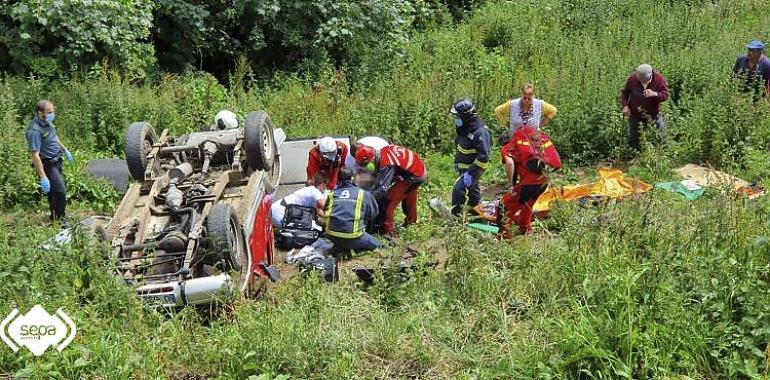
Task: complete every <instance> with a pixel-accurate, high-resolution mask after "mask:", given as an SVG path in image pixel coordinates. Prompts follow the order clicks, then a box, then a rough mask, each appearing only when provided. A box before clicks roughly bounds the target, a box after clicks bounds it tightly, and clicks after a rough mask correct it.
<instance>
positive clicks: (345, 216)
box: [325, 167, 381, 257]
mask: <svg viewBox="0 0 770 380" xmlns="http://www.w3.org/2000/svg"><path fill="white" fill-rule="evenodd" d="M337 182H338V183H337V188H335V189H334V191H333V192H332V193H331V194H329V197H328V198H327V200H326V205H325V213H326V215H327V216H328V218H329V222H328V224H327V225H326V237H328V238H329V240H331V242H332V243H334V248H332V250H331V252H332V254H333V255H335V256H338V257H339V256H340V255H342V256H350V251H351V250H352V251H355V252H356V253H358V252H363V251H373V250H375V249H377V248H379V247H380V246H381V243H380V242H379V241H378V240H377V239H376V238H375V237H374V236H372V235H369V234H368V233H367V232H366V231H365V230H366V227H367V225H368V224H370V223H371V222H372V221H373V220H374V218H375V217H377V213H378V212H379V209H378V207H377V202H375V200H374V197H373V196H372V194H371V193H369V192H367V191H366V190H363V189H360V188H358V187H357V186H356V185H355V184H354V183H353V170H352V169H350V168H348V167H343V168H341V169H340V171H339V178H338V181H337Z"/></svg>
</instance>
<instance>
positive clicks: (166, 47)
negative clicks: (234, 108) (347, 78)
mask: <svg viewBox="0 0 770 380" xmlns="http://www.w3.org/2000/svg"><path fill="white" fill-rule="evenodd" d="M415 3H416V2H414V1H410V0H363V1H355V0H343V1H338V0H315V1H305V0H268V1H258V0H229V1H228V0H219V1H211V0H161V1H160V2H159V7H158V9H157V11H156V13H155V25H156V28H155V31H154V33H153V37H154V40H155V44H156V48H157V51H158V59H159V62H160V63H161V65H162V66H163V67H164V68H167V69H170V70H182V69H184V68H185V67H187V66H189V65H192V66H194V67H195V68H198V69H204V70H207V71H210V72H213V73H215V74H220V75H221V74H223V72H226V71H227V70H230V69H232V68H233V65H234V64H235V62H236V61H237V59H238V57H240V56H245V57H247V58H248V59H249V62H250V63H251V65H252V67H253V68H255V69H256V70H257V71H271V70H273V69H297V68H300V69H302V68H312V67H319V66H320V65H323V64H325V63H333V64H337V65H340V64H343V63H346V62H350V61H355V60H356V57H357V56H358V55H361V54H367V53H369V52H371V51H374V50H382V49H384V50H392V48H393V47H394V46H395V45H396V44H397V43H401V42H403V41H404V40H405V39H406V38H407V36H408V34H409V32H410V30H411V27H412V21H413V20H414V15H415V6H414V4H415ZM419 3H420V4H422V3H423V2H419Z"/></svg>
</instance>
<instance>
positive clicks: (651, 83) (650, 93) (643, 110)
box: [620, 63, 668, 150]
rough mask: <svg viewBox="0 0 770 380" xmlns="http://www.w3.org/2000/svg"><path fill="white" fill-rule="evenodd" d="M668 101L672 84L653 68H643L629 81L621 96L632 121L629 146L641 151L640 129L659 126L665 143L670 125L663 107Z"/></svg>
mask: <svg viewBox="0 0 770 380" xmlns="http://www.w3.org/2000/svg"><path fill="white" fill-rule="evenodd" d="M666 99H668V83H666V78H664V77H663V75H662V74H661V73H660V72H658V71H653V70H652V66H650V65H649V64H646V63H644V64H641V65H639V67H638V68H637V69H636V71H634V72H633V73H631V75H630V76H629V77H628V79H627V80H626V86H625V87H624V88H623V90H622V91H621V92H620V101H621V102H622V103H623V115H624V116H625V117H627V118H628V145H629V146H631V148H634V149H636V150H639V148H640V145H639V125H641V124H643V123H644V124H647V123H655V126H656V127H657V129H658V137H659V138H660V140H661V141H665V137H666V125H665V122H664V121H663V115H661V114H660V103H663V102H665V101H666Z"/></svg>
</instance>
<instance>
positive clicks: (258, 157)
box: [243, 111, 276, 170]
mask: <svg viewBox="0 0 770 380" xmlns="http://www.w3.org/2000/svg"><path fill="white" fill-rule="evenodd" d="M273 128H274V127H273V122H272V120H270V115H268V114H267V112H265V111H256V112H249V113H248V114H246V126H245V127H244V128H243V145H244V148H245V150H246V161H247V162H248V164H249V168H250V169H251V170H270V169H272V168H273V160H274V159H275V154H276V147H275V139H274V137H273Z"/></svg>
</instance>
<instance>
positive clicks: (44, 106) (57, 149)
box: [27, 100, 73, 221]
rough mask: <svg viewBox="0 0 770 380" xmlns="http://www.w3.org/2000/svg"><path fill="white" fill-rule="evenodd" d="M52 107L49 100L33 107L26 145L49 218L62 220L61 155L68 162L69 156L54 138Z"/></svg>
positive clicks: (64, 201) (63, 196)
mask: <svg viewBox="0 0 770 380" xmlns="http://www.w3.org/2000/svg"><path fill="white" fill-rule="evenodd" d="M53 120H54V105H53V103H52V102H51V101H50V100H41V101H39V102H37V106H36V107H35V117H33V118H32V122H30V124H29V129H27V145H28V146H29V153H30V156H31V157H32V166H34V168H35V172H36V173H37V175H38V177H40V189H41V190H42V191H43V194H47V195H48V207H49V208H50V211H51V219H52V220H54V221H55V220H58V219H61V218H63V217H64V209H65V207H66V206H67V194H66V192H67V187H66V185H65V184H64V176H63V175H62V156H64V158H66V159H67V162H69V163H72V161H73V159H72V154H71V153H70V151H69V150H67V148H66V147H65V146H64V144H62V142H61V140H59V136H57V135H56V127H54V125H53Z"/></svg>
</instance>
